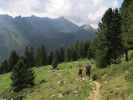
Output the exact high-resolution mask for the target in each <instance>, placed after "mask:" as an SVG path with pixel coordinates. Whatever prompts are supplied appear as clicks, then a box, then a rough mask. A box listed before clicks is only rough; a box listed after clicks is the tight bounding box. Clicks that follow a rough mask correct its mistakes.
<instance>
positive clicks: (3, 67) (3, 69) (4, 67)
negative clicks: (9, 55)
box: [0, 60, 10, 74]
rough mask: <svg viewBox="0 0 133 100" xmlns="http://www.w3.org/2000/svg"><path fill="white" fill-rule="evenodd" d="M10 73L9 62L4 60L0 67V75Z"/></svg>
mask: <svg viewBox="0 0 133 100" xmlns="http://www.w3.org/2000/svg"><path fill="white" fill-rule="evenodd" d="M9 71H10V69H9V65H8V62H7V60H4V61H3V62H2V63H1V65H0V74H3V73H7V72H9Z"/></svg>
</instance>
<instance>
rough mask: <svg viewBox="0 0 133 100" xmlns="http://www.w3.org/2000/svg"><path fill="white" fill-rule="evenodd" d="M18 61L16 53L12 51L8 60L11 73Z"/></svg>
mask: <svg viewBox="0 0 133 100" xmlns="http://www.w3.org/2000/svg"><path fill="white" fill-rule="evenodd" d="M18 60H19V56H18V54H17V53H16V51H12V52H11V55H10V57H9V59H8V63H9V70H10V71H11V70H12V69H13V67H14V66H15V65H16V64H17V62H18Z"/></svg>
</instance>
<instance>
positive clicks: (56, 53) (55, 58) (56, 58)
mask: <svg viewBox="0 0 133 100" xmlns="http://www.w3.org/2000/svg"><path fill="white" fill-rule="evenodd" d="M58 64H59V55H58V51H56V52H54V56H53V61H52V67H53V69H56V68H57V67H58Z"/></svg>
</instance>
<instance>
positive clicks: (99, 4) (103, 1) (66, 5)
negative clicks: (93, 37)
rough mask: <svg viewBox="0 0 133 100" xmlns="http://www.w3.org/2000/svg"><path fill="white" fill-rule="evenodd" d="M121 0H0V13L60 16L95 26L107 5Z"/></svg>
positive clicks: (114, 5) (114, 4) (118, 3)
mask: <svg viewBox="0 0 133 100" xmlns="http://www.w3.org/2000/svg"><path fill="white" fill-rule="evenodd" d="M121 2H122V0H0V14H4V13H5V14H9V15H12V16H18V15H21V16H30V15H37V16H47V17H52V18H55V17H60V16H64V17H66V18H67V19H69V20H71V21H73V22H75V23H77V24H83V23H85V24H86V23H88V24H91V25H92V26H94V27H97V24H98V22H99V20H100V19H101V17H102V15H103V14H104V12H105V11H106V10H107V8H109V7H113V8H115V7H118V6H119V5H120V4H121Z"/></svg>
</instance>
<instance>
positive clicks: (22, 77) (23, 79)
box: [11, 59, 34, 92]
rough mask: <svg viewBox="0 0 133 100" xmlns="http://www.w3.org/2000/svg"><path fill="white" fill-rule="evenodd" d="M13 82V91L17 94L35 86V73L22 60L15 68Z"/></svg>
mask: <svg viewBox="0 0 133 100" xmlns="http://www.w3.org/2000/svg"><path fill="white" fill-rule="evenodd" d="M11 80H12V89H13V91H15V92H18V91H21V90H22V89H24V88H27V87H30V86H32V85H34V73H33V71H32V69H31V68H29V67H27V64H25V63H24V60H23V59H20V60H19V61H18V63H17V64H16V66H15V67H14V68H13V71H12V74H11Z"/></svg>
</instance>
